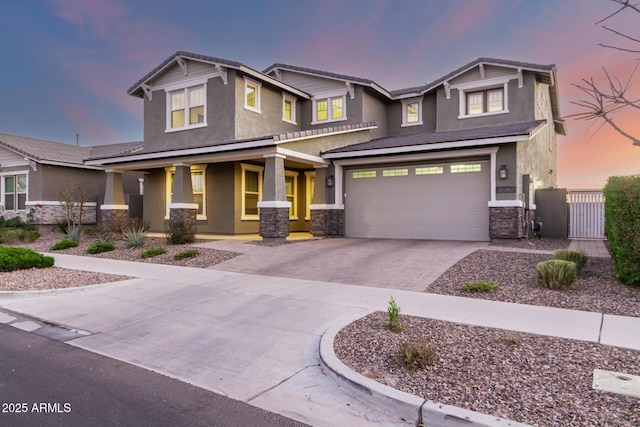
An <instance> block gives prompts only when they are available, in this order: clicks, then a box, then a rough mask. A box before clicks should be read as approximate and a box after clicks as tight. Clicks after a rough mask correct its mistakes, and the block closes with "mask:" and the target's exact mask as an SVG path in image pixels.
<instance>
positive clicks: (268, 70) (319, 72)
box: [263, 63, 391, 99]
mask: <svg viewBox="0 0 640 427" xmlns="http://www.w3.org/2000/svg"><path fill="white" fill-rule="evenodd" d="M279 70H289V71H294V72H296V73H301V74H308V75H311V76H319V77H324V78H329V79H333V80H340V81H344V82H347V83H357V84H359V85H363V86H368V87H370V88H372V89H374V90H376V91H377V92H379V93H381V94H383V95H384V96H386V97H387V98H389V99H390V98H391V93H390V92H389V91H388V90H386V89H385V88H383V87H382V86H380V85H379V84H377V83H376V82H374V81H373V80H370V79H366V78H362V77H355V76H350V75H347V74H338V73H332V72H329V71H322V70H315V69H313V68H306V67H298V66H296V65H288V64H281V63H275V64H273V65H270V66H269V67H267V68H266V69H265V70H264V71H263V73H264V74H269V73H271V72H276V73H277V72H278V71H279Z"/></svg>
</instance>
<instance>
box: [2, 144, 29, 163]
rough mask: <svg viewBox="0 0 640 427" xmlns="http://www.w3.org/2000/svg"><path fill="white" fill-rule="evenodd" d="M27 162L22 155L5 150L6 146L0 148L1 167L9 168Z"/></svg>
mask: <svg viewBox="0 0 640 427" xmlns="http://www.w3.org/2000/svg"><path fill="white" fill-rule="evenodd" d="M27 164H28V163H27V162H26V161H25V160H24V156H21V155H19V154H16V153H14V152H13V151H10V150H7V149H6V148H0V165H2V167H3V168H10V167H14V166H25V165H27Z"/></svg>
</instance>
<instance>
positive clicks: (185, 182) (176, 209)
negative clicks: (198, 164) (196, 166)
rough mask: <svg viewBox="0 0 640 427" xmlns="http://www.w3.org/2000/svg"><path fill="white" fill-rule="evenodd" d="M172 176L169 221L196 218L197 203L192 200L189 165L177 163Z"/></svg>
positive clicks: (193, 219)
mask: <svg viewBox="0 0 640 427" xmlns="http://www.w3.org/2000/svg"><path fill="white" fill-rule="evenodd" d="M174 166H175V168H176V170H175V173H174V176H173V196H172V197H171V203H169V221H171V222H174V221H193V222H195V220H196V215H197V212H198V204H197V203H194V202H193V187H192V185H191V166H190V165H185V164H182V163H178V164H175V165H174Z"/></svg>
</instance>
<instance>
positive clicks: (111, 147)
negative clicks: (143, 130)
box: [0, 134, 142, 168]
mask: <svg viewBox="0 0 640 427" xmlns="http://www.w3.org/2000/svg"><path fill="white" fill-rule="evenodd" d="M0 147H2V148H6V149H7V150H9V151H12V152H14V153H16V154H19V155H21V156H24V157H25V158H27V159H29V160H32V161H35V162H37V163H43V164H55V165H59V166H69V167H80V168H83V167H85V165H84V161H85V160H87V159H89V158H91V157H92V156H97V155H99V156H107V155H108V156H115V155H118V154H121V155H123V154H127V153H132V152H135V151H136V150H139V149H141V148H142V143H141V142H127V143H119V144H108V145H96V146H93V147H79V146H77V145H71V144H63V143H61V142H54V141H46V140H43V139H35V138H27V137H24V136H17V135H9V134H0Z"/></svg>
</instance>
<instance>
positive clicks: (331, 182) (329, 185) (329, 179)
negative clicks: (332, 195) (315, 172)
mask: <svg viewBox="0 0 640 427" xmlns="http://www.w3.org/2000/svg"><path fill="white" fill-rule="evenodd" d="M333 184H334V179H333V175H330V176H328V177H327V187H333Z"/></svg>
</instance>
